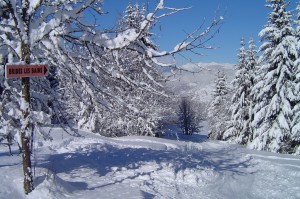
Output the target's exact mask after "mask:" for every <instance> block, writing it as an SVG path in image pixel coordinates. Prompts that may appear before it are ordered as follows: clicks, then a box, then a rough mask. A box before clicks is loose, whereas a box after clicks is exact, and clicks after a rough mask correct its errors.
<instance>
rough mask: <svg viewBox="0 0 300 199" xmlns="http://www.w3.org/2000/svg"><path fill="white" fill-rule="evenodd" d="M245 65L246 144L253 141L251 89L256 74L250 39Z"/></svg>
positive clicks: (255, 62) (255, 57)
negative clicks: (247, 115)
mask: <svg viewBox="0 0 300 199" xmlns="http://www.w3.org/2000/svg"><path fill="white" fill-rule="evenodd" d="M246 63H247V67H246V68H247V70H248V77H249V79H248V80H249V86H248V88H249V89H250V90H249V93H248V94H249V95H248V102H249V107H248V108H249V109H248V111H249V120H248V122H247V126H248V127H249V136H248V143H249V142H251V141H252V139H253V137H252V136H253V127H252V121H253V119H254V113H253V108H254V104H255V102H254V97H253V93H252V89H253V87H254V84H255V77H256V75H258V74H256V72H257V71H255V68H256V67H257V64H258V56H257V50H256V45H255V42H254V40H253V38H251V39H250V41H249V47H248V50H247V57H246Z"/></svg>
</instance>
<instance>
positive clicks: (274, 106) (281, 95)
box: [249, 0, 297, 152]
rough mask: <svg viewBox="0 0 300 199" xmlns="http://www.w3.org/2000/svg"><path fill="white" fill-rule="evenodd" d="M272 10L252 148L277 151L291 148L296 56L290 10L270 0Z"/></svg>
mask: <svg viewBox="0 0 300 199" xmlns="http://www.w3.org/2000/svg"><path fill="white" fill-rule="evenodd" d="M267 2H268V3H269V4H268V5H267V7H269V8H271V9H272V12H271V13H270V14H269V18H268V23H267V25H266V26H265V28H264V29H263V30H262V31H261V32H260V34H259V35H260V36H261V38H262V41H264V43H263V44H262V45H261V47H260V51H262V53H263V54H262V56H261V57H260V64H259V67H258V68H257V69H256V70H258V74H259V75H258V76H257V78H256V83H255V86H254V87H253V91H252V92H253V93H254V100H255V102H256V104H255V107H254V109H253V111H254V113H255V115H254V120H253V122H252V123H253V127H254V132H253V133H254V134H253V140H252V142H251V144H250V145H249V146H250V148H253V149H258V150H268V151H274V152H289V151H290V150H291V141H292V138H291V130H292V120H293V106H294V104H293V101H294V100H295V96H294V95H293V93H294V92H293V89H294V88H295V85H294V80H295V75H294V70H295V68H294V62H295V60H296V58H297V50H296V49H297V48H296V43H297V42H296V38H295V31H294V29H293V27H292V25H291V13H290V12H288V11H287V3H286V2H285V1H284V0H267Z"/></svg>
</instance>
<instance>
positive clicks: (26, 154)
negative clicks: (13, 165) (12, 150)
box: [21, 77, 33, 194]
mask: <svg viewBox="0 0 300 199" xmlns="http://www.w3.org/2000/svg"><path fill="white" fill-rule="evenodd" d="M21 84H22V98H23V99H22V100H24V103H26V104H27V106H26V109H25V110H22V111H23V121H24V122H26V123H25V124H23V125H24V126H23V128H22V130H21V147H22V161H23V172H24V190H25V194H28V193H30V192H31V191H32V190H33V177H32V168H31V141H32V135H31V132H30V120H29V118H28V117H29V113H30V107H29V105H30V93H29V89H30V81H29V78H28V77H25V78H22V79H21Z"/></svg>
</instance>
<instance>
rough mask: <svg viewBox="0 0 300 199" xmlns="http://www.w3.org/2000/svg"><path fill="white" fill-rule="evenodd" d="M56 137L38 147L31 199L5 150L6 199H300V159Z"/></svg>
mask: <svg viewBox="0 0 300 199" xmlns="http://www.w3.org/2000/svg"><path fill="white" fill-rule="evenodd" d="M51 135H52V136H53V138H54V140H53V141H52V142H51V141H43V140H41V139H39V138H37V139H36V144H35V147H34V148H35V152H34V158H33V159H34V160H35V163H34V165H35V169H34V174H35V181H34V184H35V187H36V188H35V190H34V191H33V192H32V193H30V194H29V195H28V196H25V195H24V191H23V188H22V180H23V179H22V172H21V168H22V164H21V157H20V156H18V155H16V151H14V154H15V155H14V156H12V157H10V156H8V153H7V148H5V147H4V146H1V147H0V178H1V179H2V180H1V181H0V186H1V189H0V198H1V199H2V198H3V199H7V198H12V199H14V198H18V199H22V198H28V199H39V198H41V199H44V198H48V199H50V198H77V199H78V198H193V199H195V198H202V199H203V198H204V199H205V198H207V199H211V198H222V199H224V198H230V199H232V198H255V199H259V198H272V199H274V198H275V199H276V198H278V199H279V198H291V199H293V198H295V199H296V198H300V186H299V182H300V158H299V157H298V156H290V155H278V154H273V153H267V152H258V151H250V150H247V149H245V148H242V147H240V146H237V145H232V144H227V143H224V142H217V141H206V142H205V141H203V142H198V143H195V142H187V141H178V140H167V139H162V138H152V137H123V138H105V137H101V136H97V135H95V134H91V133H87V132H81V135H82V137H70V136H67V135H66V134H65V133H63V131H62V130H61V129H59V128H56V129H52V130H51ZM193 136H195V137H192V139H196V138H197V136H200V137H202V138H203V135H193ZM183 138H184V137H183ZM198 140H199V139H198ZM200 140H201V139H200ZM202 140H203V139H202Z"/></svg>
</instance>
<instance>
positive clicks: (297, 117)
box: [291, 2, 300, 154]
mask: <svg viewBox="0 0 300 199" xmlns="http://www.w3.org/2000/svg"><path fill="white" fill-rule="evenodd" d="M296 11H297V15H296V38H297V50H298V58H297V60H296V61H295V63H294V65H295V76H296V79H295V84H296V85H295V90H294V96H295V97H296V98H295V102H294V105H295V106H294V108H293V114H294V118H293V123H292V126H293V129H292V144H291V147H292V148H293V150H294V151H295V153H297V154H300V95H299V93H300V2H298V5H297V8H296Z"/></svg>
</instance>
